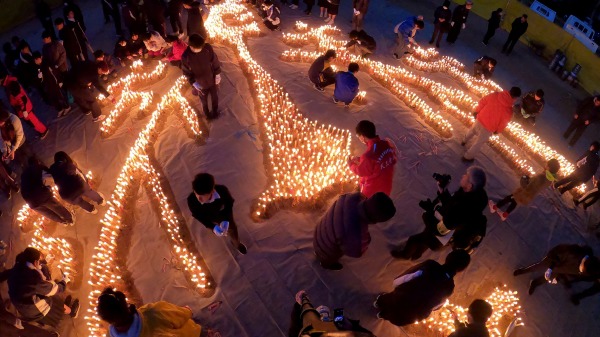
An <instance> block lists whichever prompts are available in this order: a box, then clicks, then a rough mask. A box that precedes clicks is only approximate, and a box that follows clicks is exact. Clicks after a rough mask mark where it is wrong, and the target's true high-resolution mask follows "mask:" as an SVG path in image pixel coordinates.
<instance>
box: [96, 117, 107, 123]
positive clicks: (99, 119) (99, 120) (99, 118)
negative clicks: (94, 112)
mask: <svg viewBox="0 0 600 337" xmlns="http://www.w3.org/2000/svg"><path fill="white" fill-rule="evenodd" d="M105 119H106V116H105V115H100V116H98V117H96V118H94V119H93V121H94V123H98V122H102V121H103V120H105Z"/></svg>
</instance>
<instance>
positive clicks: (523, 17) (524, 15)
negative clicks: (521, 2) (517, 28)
mask: <svg viewBox="0 0 600 337" xmlns="http://www.w3.org/2000/svg"><path fill="white" fill-rule="evenodd" d="M525 21H527V14H523V15H521V22H525Z"/></svg>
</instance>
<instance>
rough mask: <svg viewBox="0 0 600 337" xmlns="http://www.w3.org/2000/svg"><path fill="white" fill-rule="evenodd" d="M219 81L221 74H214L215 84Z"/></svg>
mask: <svg viewBox="0 0 600 337" xmlns="http://www.w3.org/2000/svg"><path fill="white" fill-rule="evenodd" d="M219 83H221V74H217V75H216V76H215V84H216V85H219Z"/></svg>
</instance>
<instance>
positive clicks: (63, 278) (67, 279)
mask: <svg viewBox="0 0 600 337" xmlns="http://www.w3.org/2000/svg"><path fill="white" fill-rule="evenodd" d="M60 274H61V275H62V280H61V281H63V282H65V284H69V282H71V279H70V278H69V276H67V275H65V273H63V271H62V270H61V271H60Z"/></svg>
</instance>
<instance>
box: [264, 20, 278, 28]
mask: <svg viewBox="0 0 600 337" xmlns="http://www.w3.org/2000/svg"><path fill="white" fill-rule="evenodd" d="M265 26H267V28H269V29H270V30H275V29H277V28H279V25H274V24H273V23H272V22H271V21H269V20H267V21H265Z"/></svg>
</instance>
